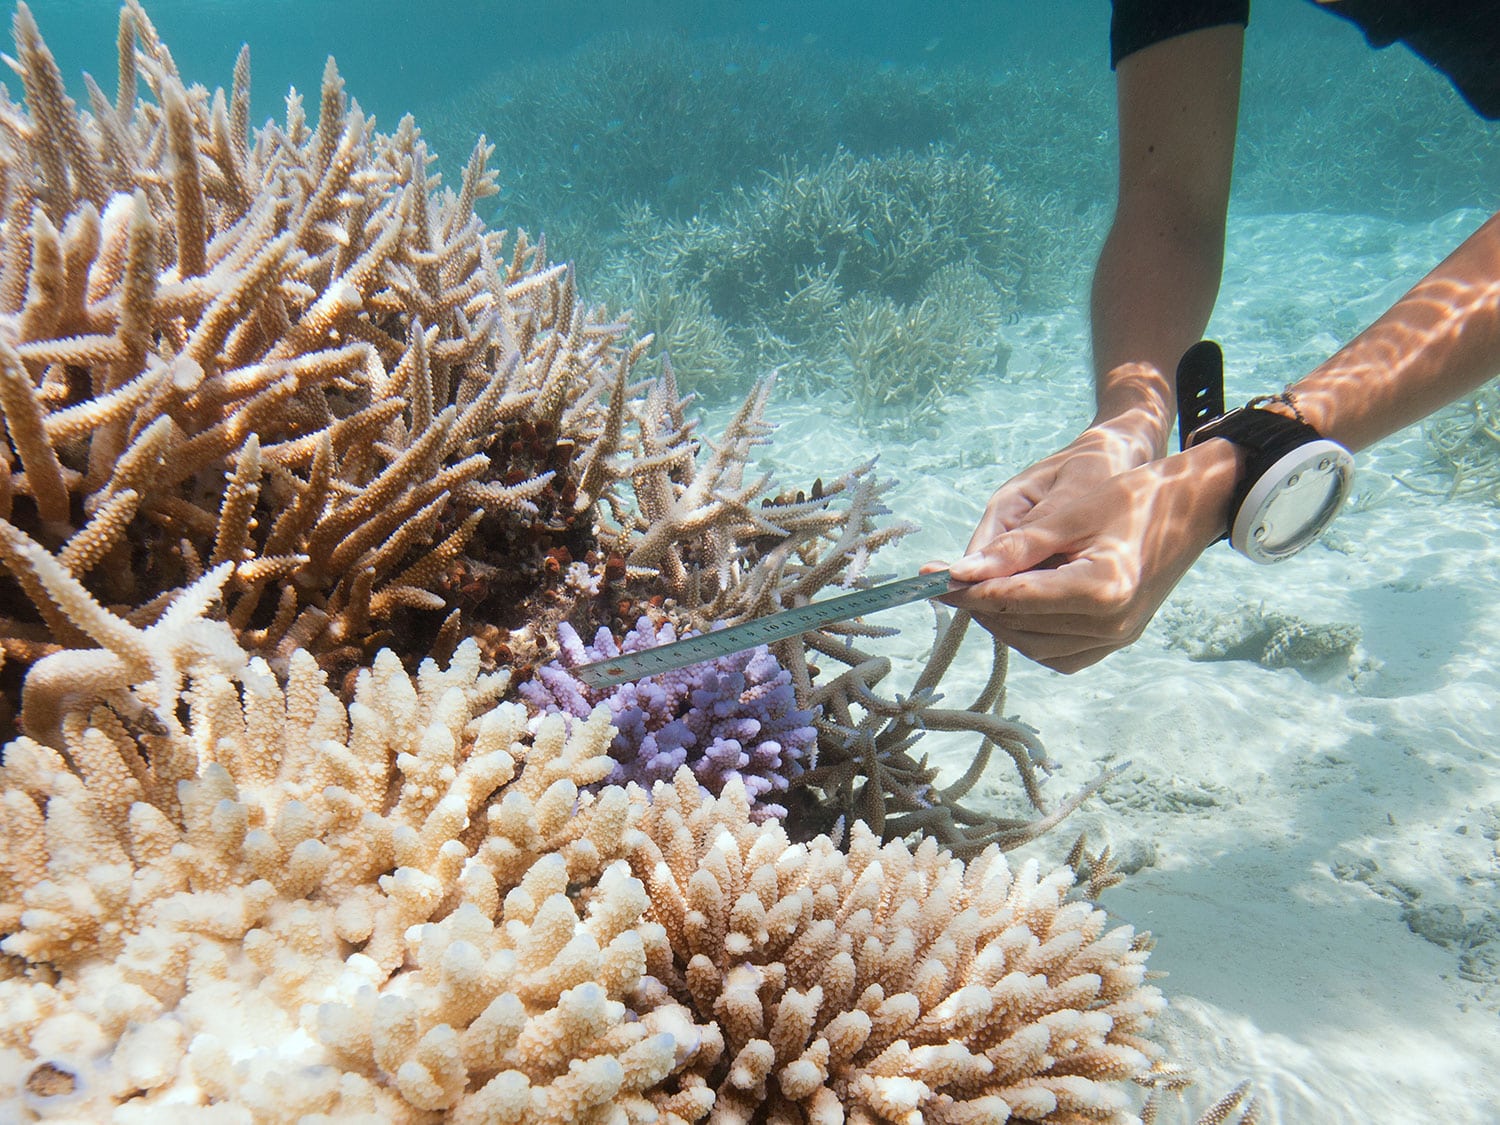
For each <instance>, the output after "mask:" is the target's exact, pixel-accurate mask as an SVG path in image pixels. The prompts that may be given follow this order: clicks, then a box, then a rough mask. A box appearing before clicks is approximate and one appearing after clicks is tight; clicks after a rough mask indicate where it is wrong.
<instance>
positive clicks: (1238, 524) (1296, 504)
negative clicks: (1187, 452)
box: [1177, 340, 1354, 563]
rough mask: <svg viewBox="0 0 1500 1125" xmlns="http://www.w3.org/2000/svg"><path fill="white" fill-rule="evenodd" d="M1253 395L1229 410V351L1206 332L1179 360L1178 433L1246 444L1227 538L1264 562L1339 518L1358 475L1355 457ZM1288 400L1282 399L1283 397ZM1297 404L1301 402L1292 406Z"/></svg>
mask: <svg viewBox="0 0 1500 1125" xmlns="http://www.w3.org/2000/svg"><path fill="white" fill-rule="evenodd" d="M1263 401H1266V400H1265V399H1252V400H1251V401H1250V402H1249V403H1248V404H1247V405H1245V406H1241V407H1239V408H1237V409H1235V410H1231V411H1230V412H1229V413H1227V414H1226V413H1224V353H1223V352H1222V351H1220V350H1219V345H1218V344H1216V343H1214V342H1213V341H1212V340H1200V341H1199V342H1198V343H1196V344H1194V345H1193V346H1192V347H1191V348H1189V349H1188V350H1187V351H1186V352H1184V353H1183V356H1182V361H1181V363H1179V364H1178V366H1177V413H1178V440H1179V442H1180V444H1181V446H1182V448H1183V449H1188V448H1190V447H1192V446H1194V445H1197V444H1198V443H1199V442H1203V441H1207V440H1208V439H1209V438H1224V439H1225V440H1226V441H1231V442H1233V443H1234V444H1235V445H1237V446H1239V447H1240V448H1241V449H1242V450H1244V451H1245V472H1244V475H1243V476H1242V477H1241V478H1240V481H1239V483H1238V484H1237V485H1236V486H1235V491H1234V496H1233V498H1232V500H1231V502H1230V506H1229V512H1230V515H1229V531H1228V533H1227V535H1226V536H1225V538H1227V539H1228V540H1229V543H1230V545H1231V546H1232V547H1233V548H1234V549H1235V550H1236V551H1239V552H1240V554H1242V555H1245V556H1246V557H1247V558H1250V559H1253V560H1254V561H1255V562H1258V563H1274V562H1280V561H1281V560H1283V559H1288V558H1291V557H1292V556H1293V555H1295V554H1296V553H1297V552H1298V551H1300V550H1302V548H1304V547H1306V546H1307V545H1308V544H1309V543H1311V542H1312V541H1313V540H1314V539H1316V538H1317V537H1318V536H1319V535H1321V534H1323V531H1324V530H1325V529H1326V528H1327V527H1328V525H1329V524H1330V523H1332V522H1333V518H1334V516H1336V515H1338V512H1339V509H1340V508H1341V507H1343V505H1344V501H1345V500H1346V499H1348V496H1349V489H1350V487H1351V486H1352V485H1353V483H1354V458H1353V456H1352V455H1351V454H1350V453H1349V451H1348V450H1347V449H1345V448H1344V447H1343V446H1342V445H1340V444H1339V443H1338V442H1336V441H1331V440H1329V439H1328V438H1325V437H1324V436H1323V435H1322V434H1320V433H1318V431H1317V430H1315V429H1314V428H1313V427H1312V426H1310V425H1308V424H1307V423H1306V422H1304V421H1302V420H1301V418H1289V417H1287V416H1286V415H1285V414H1281V413H1279V412H1277V411H1274V410H1262V409H1260V408H1259V406H1258V405H1257V403H1259V402H1263ZM1283 401H1284V400H1283ZM1293 409H1295V407H1294V408H1293Z"/></svg>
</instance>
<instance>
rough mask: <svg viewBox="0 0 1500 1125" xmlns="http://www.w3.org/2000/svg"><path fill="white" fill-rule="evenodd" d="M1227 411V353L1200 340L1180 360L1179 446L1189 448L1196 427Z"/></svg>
mask: <svg viewBox="0 0 1500 1125" xmlns="http://www.w3.org/2000/svg"><path fill="white" fill-rule="evenodd" d="M1223 413H1224V353H1223V351H1221V350H1220V348H1219V345H1218V344H1216V343H1214V342H1213V341H1212V340H1199V341H1198V342H1197V343H1196V344H1194V345H1193V346H1192V347H1190V348H1189V349H1188V350H1187V351H1185V352H1183V353H1182V359H1181V360H1180V361H1178V364H1177V448H1179V449H1186V448H1187V447H1188V438H1189V437H1191V436H1192V433H1193V431H1194V430H1196V429H1197V428H1198V427H1199V426H1201V425H1203V423H1205V422H1207V421H1208V420H1209V419H1211V418H1217V417H1218V416H1219V415H1221V414H1223Z"/></svg>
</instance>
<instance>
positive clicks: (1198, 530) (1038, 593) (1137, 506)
mask: <svg viewBox="0 0 1500 1125" xmlns="http://www.w3.org/2000/svg"><path fill="white" fill-rule="evenodd" d="M1241 459H1242V455H1241V453H1240V452H1239V450H1238V449H1237V448H1236V447H1235V446H1233V445H1231V444H1230V443H1229V442H1227V441H1222V440H1212V441H1207V442H1204V443H1202V444H1201V445H1198V446H1195V447H1193V448H1192V449H1190V450H1188V451H1187V452H1186V453H1179V454H1176V455H1174V456H1171V457H1166V458H1162V459H1161V460H1157V461H1152V462H1150V463H1149V464H1146V465H1142V466H1140V467H1138V468H1135V469H1131V470H1129V471H1128V472H1124V473H1121V474H1118V475H1116V476H1112V477H1110V478H1109V479H1107V480H1105V481H1102V482H1100V483H1098V484H1096V485H1095V486H1094V487H1093V488H1092V489H1091V490H1089V491H1088V492H1086V493H1084V494H1082V495H1075V496H1073V497H1072V498H1070V499H1069V500H1067V501H1066V502H1058V503H1051V502H1049V505H1048V509H1047V510H1046V511H1042V510H1041V506H1040V505H1037V506H1036V507H1035V508H1034V509H1033V512H1032V514H1031V516H1030V517H1029V518H1027V519H1026V520H1024V521H1023V522H1020V523H1019V524H1017V525H1016V526H1014V527H1011V528H1010V529H1008V530H1003V531H1002V532H1001V533H1000V534H998V535H996V536H994V537H992V538H990V539H989V540H988V541H986V542H984V543H982V544H981V545H980V546H979V548H978V549H977V550H971V552H970V553H969V554H967V555H965V556H964V557H963V558H962V559H960V560H959V561H958V562H955V563H954V564H953V565H952V567H951V568H950V569H951V574H952V577H953V578H954V580H956V581H960V582H969V583H973V585H971V586H969V587H968V588H967V589H964V590H961V591H956V592H954V593H952V594H948V595H946V596H944V598H943V600H944V601H945V602H947V603H948V604H950V605H953V606H956V607H958V608H960V609H966V610H968V611H970V612H971V613H972V614H973V615H974V617H975V619H976V620H977V621H979V623H980V624H981V625H983V626H984V627H985V628H986V629H988V630H989V631H990V632H991V633H993V634H994V635H995V636H997V637H999V638H1000V639H1001V640H1003V641H1004V642H1005V643H1006V644H1008V645H1010V646H1011V647H1012V648H1014V649H1016V650H1017V651H1019V652H1021V653H1022V654H1023V655H1025V656H1029V657H1031V659H1033V660H1035V661H1037V662H1038V663H1040V664H1043V665H1045V666H1046V667H1048V668H1052V669H1054V670H1056V671H1059V672H1076V671H1078V670H1079V669H1081V668H1086V667H1088V666H1089V665H1090V664H1094V663H1096V662H1097V661H1099V660H1102V659H1103V658H1104V657H1105V656H1107V655H1109V654H1110V653H1111V652H1114V651H1115V650H1116V649H1120V648H1124V647H1125V646H1126V645H1128V644H1130V643H1132V642H1133V641H1135V640H1136V639H1138V638H1139V637H1140V635H1141V633H1142V631H1143V630H1144V629H1145V627H1146V624H1147V622H1149V621H1150V620H1151V617H1152V615H1153V614H1154V613H1155V612H1156V610H1157V608H1158V607H1159V606H1160V605H1161V603H1162V602H1163V601H1164V600H1165V599H1166V596H1167V594H1168V593H1169V592H1170V591H1171V589H1172V587H1173V586H1175V585H1176V584H1177V581H1178V579H1180V578H1181V577H1182V575H1183V574H1185V573H1186V572H1187V569H1188V568H1189V567H1190V566H1191V565H1192V564H1193V562H1194V560H1195V559H1197V557H1198V555H1199V554H1201V553H1202V552H1203V550H1204V548H1206V547H1208V546H1209V545H1210V544H1211V543H1213V542H1214V541H1215V540H1216V539H1218V537H1219V536H1220V535H1222V534H1223V532H1224V528H1225V526H1226V524H1227V522H1228V517H1229V512H1228V507H1229V499H1230V496H1231V495H1232V493H1233V491H1234V484H1235V481H1236V479H1237V477H1238V475H1239V473H1240V471H1241ZM938 566H941V564H940V563H931V564H928V566H926V567H924V568H923V569H924V571H925V570H932V569H936V568H937V567H938Z"/></svg>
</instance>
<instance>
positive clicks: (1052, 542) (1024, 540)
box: [951, 523, 1069, 582]
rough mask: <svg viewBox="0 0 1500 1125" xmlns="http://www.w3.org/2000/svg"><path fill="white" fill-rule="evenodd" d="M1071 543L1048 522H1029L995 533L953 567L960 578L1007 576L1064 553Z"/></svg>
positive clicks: (956, 577) (957, 577)
mask: <svg viewBox="0 0 1500 1125" xmlns="http://www.w3.org/2000/svg"><path fill="white" fill-rule="evenodd" d="M1068 546H1069V542H1068V537H1067V536H1065V535H1063V534H1062V533H1060V532H1058V531H1055V530H1054V529H1053V528H1052V527H1050V526H1049V525H1047V524H1045V523H1033V524H1026V525H1024V526H1022V527H1018V528H1014V529H1013V530H1011V531H1007V532H1004V533H1002V534H1000V535H997V536H995V537H994V538H993V539H991V540H990V541H989V542H987V543H985V544H984V545H983V546H981V547H980V548H979V549H978V550H977V551H971V552H970V553H969V554H967V555H965V556H964V557H963V558H961V559H959V560H958V561H957V562H956V563H954V564H953V566H952V567H951V570H952V572H953V577H954V578H955V579H956V580H958V581H959V582H984V581H986V580H988V579H994V578H1008V577H1010V576H1011V575H1015V574H1018V573H1019V572H1021V571H1025V570H1030V569H1031V568H1032V567H1035V566H1040V565H1041V564H1042V563H1045V562H1046V561H1047V560H1049V559H1052V558H1054V557H1056V556H1059V555H1064V556H1065V555H1066V552H1067V549H1068Z"/></svg>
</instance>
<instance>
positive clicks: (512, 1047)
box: [0, 641, 1161, 1125]
mask: <svg viewBox="0 0 1500 1125" xmlns="http://www.w3.org/2000/svg"><path fill="white" fill-rule="evenodd" d="M507 681H508V675H507V674H506V673H504V672H498V673H485V672H483V671H482V667H481V656H480V652H479V649H478V646H477V645H476V644H475V643H474V642H472V641H469V642H465V643H464V644H462V645H460V646H459V648H458V649H457V650H456V652H455V654H454V659H453V662H452V664H451V665H450V667H448V668H447V669H446V670H441V669H440V668H439V667H438V666H437V664H436V663H435V662H431V661H428V662H426V663H424V664H423V666H422V667H421V669H420V670H419V671H418V672H417V673H416V674H415V675H410V674H408V673H407V672H405V671H404V670H403V668H402V666H401V663H400V661H399V660H398V659H397V658H396V657H395V656H394V655H393V654H391V653H389V652H382V653H381V654H379V655H378V656H377V657H376V659H375V660H374V662H373V665H372V666H371V667H370V668H368V669H366V670H363V671H361V672H360V674H359V677H358V683H357V686H356V688H355V692H354V700H353V702H352V703H350V704H347V705H346V704H344V703H343V702H342V701H341V700H340V699H339V698H338V696H337V695H335V694H334V692H333V691H332V690H331V689H330V686H329V683H328V678H327V676H326V674H325V673H324V672H323V671H322V670H321V669H320V668H319V667H318V665H317V663H316V661H315V659H314V658H313V657H312V656H311V655H310V654H308V653H306V652H304V651H300V650H299V651H296V652H294V653H293V654H292V656H291V658H290V660H289V676H288V679H287V682H286V684H285V686H282V685H281V684H280V683H278V681H277V678H276V677H275V676H274V675H273V674H272V672H271V670H270V668H269V666H268V665H267V664H266V663H265V661H264V660H262V659H260V658H252V659H250V660H249V661H248V663H246V664H245V665H244V666H243V668H242V669H241V670H240V671H238V672H235V673H232V674H228V673H225V672H224V671H221V670H217V669H215V668H214V667H212V666H211V665H209V664H203V663H199V664H197V665H195V666H194V667H193V668H192V669H191V671H190V676H189V681H188V687H187V689H186V691H185V693H184V695H183V697H182V704H183V717H182V721H181V722H180V723H179V724H176V725H175V727H168V726H165V725H162V726H141V727H133V726H132V725H131V724H129V723H127V722H126V721H125V720H124V719H122V717H121V715H120V714H118V713H117V712H116V711H115V710H113V709H111V708H109V707H105V706H94V707H92V708H91V709H87V710H85V709H82V708H70V709H68V710H67V711H66V713H65V714H64V716H63V718H62V720H61V727H62V730H63V733H64V739H65V743H64V747H63V749H62V750H61V751H58V750H54V749H52V748H50V747H47V746H44V745H42V744H41V743H38V742H35V741H33V740H31V739H28V738H22V739H19V740H16V741H14V742H12V743H10V744H9V745H8V746H7V747H6V748H5V754H4V764H3V765H0V933H3V934H4V935H6V936H5V937H4V938H3V941H0V952H3V953H4V957H3V958H0V1010H3V1011H4V1012H5V1019H4V1020H3V1021H0V1113H3V1114H4V1115H6V1116H7V1117H8V1118H15V1119H18V1120H22V1121H24V1120H28V1119H33V1118H36V1117H41V1116H54V1115H58V1114H62V1115H65V1116H69V1117H72V1118H74V1119H90V1120H100V1119H105V1118H117V1119H119V1120H129V1119H131V1118H132V1116H140V1115H151V1114H160V1113H168V1112H177V1113H189V1112H193V1111H195V1110H196V1111H204V1110H206V1108H207V1107H208V1106H210V1105H212V1106H214V1107H215V1108H216V1109H217V1111H218V1112H221V1113H237V1114H240V1115H242V1116H244V1117H246V1118H248V1119H250V1120H263V1121H283V1120H297V1119H307V1118H308V1117H309V1116H312V1117H314V1118H316V1119H323V1120H338V1119H344V1118H349V1117H353V1116H357V1115H363V1116H366V1117H369V1116H375V1117H378V1118H380V1119H381V1120H386V1121H395V1122H433V1121H437V1120H453V1121H456V1122H467V1121H486V1122H536V1123H538V1125H543V1123H547V1122H596V1121H597V1122H605V1121H610V1122H613V1121H627V1122H628V1121H642V1122H644V1121H649V1120H658V1121H664V1122H672V1121H678V1122H688V1121H702V1120H705V1119H707V1120H716V1121H733V1120H749V1119H751V1114H752V1113H753V1112H754V1111H755V1107H756V1106H757V1105H759V1104H760V1103H761V1101H768V1102H769V1103H771V1104H774V1105H776V1106H781V1107H783V1108H784V1109H791V1108H794V1107H806V1108H807V1109H808V1110H809V1111H810V1113H811V1114H812V1116H811V1117H810V1118H809V1119H812V1120H825V1119H828V1115H829V1114H833V1115H835V1116H837V1115H838V1114H840V1113H842V1114H843V1115H844V1119H846V1120H850V1121H869V1122H876V1121H886V1122H891V1123H904V1122H910V1121H913V1120H917V1119H918V1118H916V1117H913V1114H919V1115H921V1118H920V1119H923V1120H930V1121H943V1120H976V1119H980V1120H1004V1119H1005V1114H1004V1112H1003V1111H1002V1107H1004V1108H1005V1109H1006V1110H1008V1112H1009V1113H1010V1115H1011V1116H1010V1120H1014V1121H1057V1122H1064V1121H1074V1120H1079V1119H1081V1118H1082V1117H1084V1116H1086V1117H1087V1119H1089V1120H1103V1121H1116V1122H1120V1123H1121V1125H1123V1123H1124V1122H1125V1121H1126V1120H1128V1117H1127V1115H1126V1111H1125V1108H1124V1107H1125V1106H1126V1105H1127V1104H1128V1101H1127V1094H1126V1093H1125V1089H1124V1087H1125V1084H1126V1083H1128V1082H1129V1080H1130V1079H1132V1078H1135V1077H1143V1076H1147V1075H1149V1074H1151V1073H1152V1059H1153V1058H1154V1056H1155V1054H1156V1049H1155V1048H1154V1047H1152V1045H1151V1044H1150V1042H1149V1041H1148V1040H1146V1039H1145V1038H1143V1036H1144V1033H1145V1031H1146V1028H1147V1025H1148V1024H1149V1022H1150V1020H1151V1018H1152V1016H1153V1015H1154V1014H1155V1013H1156V1012H1157V1011H1158V1010H1159V1008H1160V1006H1161V998H1160V996H1159V994H1158V993H1157V991H1156V990H1155V989H1154V988H1153V987H1151V986H1150V985H1148V984H1145V983H1144V975H1145V964H1144V962H1145V960H1146V956H1147V951H1148V948H1149V942H1148V941H1147V940H1146V939H1145V937H1144V935H1142V936H1136V935H1133V934H1132V933H1131V932H1130V930H1129V928H1128V927H1120V928H1117V929H1114V930H1111V931H1108V932H1106V930H1105V915H1104V913H1103V912H1102V911H1101V910H1099V909H1098V908H1096V907H1094V906H1093V905H1092V904H1090V903H1088V902H1085V901H1073V900H1071V898H1070V896H1069V895H1068V893H1067V892H1068V888H1069V885H1070V884H1071V882H1072V879H1073V876H1072V872H1071V871H1069V870H1068V869H1066V868H1061V869H1058V870H1057V871H1055V872H1052V873H1050V874H1046V875H1043V874H1042V873H1041V872H1040V870H1039V869H1038V868H1037V867H1036V865H1035V864H1030V865H1028V866H1026V867H1025V868H1023V869H1021V870H1020V871H1018V872H1014V873H1012V872H1011V871H1009V870H1008V868H1007V867H1006V865H1005V861H1004V859H1003V858H1002V857H1001V855H1000V854H999V852H998V851H997V850H994V849H991V850H989V851H988V852H986V853H984V854H983V855H982V856H980V857H979V858H977V859H975V860H972V861H970V862H968V863H967V864H966V863H965V862H964V861H962V860H959V859H955V858H953V857H952V856H951V855H949V854H948V853H946V852H943V851H941V850H939V848H938V847H937V845H936V844H935V843H934V842H932V841H931V840H928V841H927V842H925V843H924V844H923V845H921V846H920V847H919V848H917V849H916V850H915V851H913V850H911V849H910V848H908V847H907V845H906V844H904V843H902V842H899V841H898V842H893V843H890V844H887V845H884V846H881V845H880V844H879V843H878V841H877V840H876V838H875V837H874V836H873V834H871V833H870V832H869V831H868V830H866V829H864V828H863V827H862V826H856V827H855V828H854V830H853V832H852V834H851V845H850V849H849V851H848V852H847V853H846V852H844V851H841V850H839V849H838V848H837V847H835V846H834V844H833V842H832V841H831V840H829V839H828V838H827V837H820V838H818V839H815V840H813V841H811V842H809V843H806V844H792V843H790V842H789V841H788V839H787V837H786V835H785V833H784V832H783V831H782V830H781V829H780V827H779V826H776V825H774V824H772V823H765V824H759V825H757V824H756V823H754V821H753V820H752V819H751V815H750V805H749V800H748V797H747V796H746V793H745V790H744V788H743V786H742V785H739V784H738V783H736V782H731V783H730V784H729V785H728V786H727V787H726V788H725V791H724V793H723V794H722V795H721V796H720V797H718V798H714V797H710V796H708V795H706V794H704V793H703V792H702V791H701V790H700V788H699V786H698V784H697V782H696V780H695V779H694V778H693V777H692V775H691V773H690V772H689V771H687V770H682V771H679V773H678V775H677V777H676V778H675V779H674V782H673V783H672V784H671V785H670V786H669V785H664V784H658V785H657V787H656V789H655V791H654V793H653V794H651V795H650V796H649V797H648V795H647V794H646V792H645V791H644V790H642V789H640V788H639V787H638V786H631V787H630V788H628V789H622V788H620V787H618V786H608V785H606V786H603V787H602V788H598V789H597V790H593V791H590V787H591V786H593V785H595V784H596V783H597V782H599V781H600V780H601V779H602V778H603V777H604V776H605V775H606V774H607V773H608V772H609V770H610V768H611V766H612V762H611V760H610V758H609V757H608V755H607V747H608V744H609V740H610V737H611V733H612V732H611V729H610V727H609V725H608V714H607V712H606V711H605V710H604V709H602V708H601V709H599V710H598V711H597V712H596V713H595V715H594V716H593V717H592V718H591V719H589V720H588V721H586V722H580V723H577V724H575V725H574V726H573V728H572V732H571V734H569V733H568V732H567V731H566V730H565V728H564V725H563V722H562V719H561V718H560V717H553V718H551V719H548V720H544V721H543V722H541V723H540V724H539V725H536V724H529V723H528V717H527V715H526V713H525V712H524V711H523V710H522V709H521V708H520V707H519V706H517V705H515V704H509V703H499V704H498V705H497V704H496V700H497V699H498V698H499V697H500V696H501V695H502V694H503V692H504V691H505V690H506V686H507ZM133 690H134V689H133ZM144 698H145V697H143V701H144ZM532 726H534V729H529V728H530V727H532ZM965 1103H966V1104H965ZM975 1113H980V1114H981V1116H980V1117H977V1118H976V1117H975V1116H974V1114H975ZM984 1115H987V1116H984ZM757 1119H759V1118H757Z"/></svg>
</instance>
